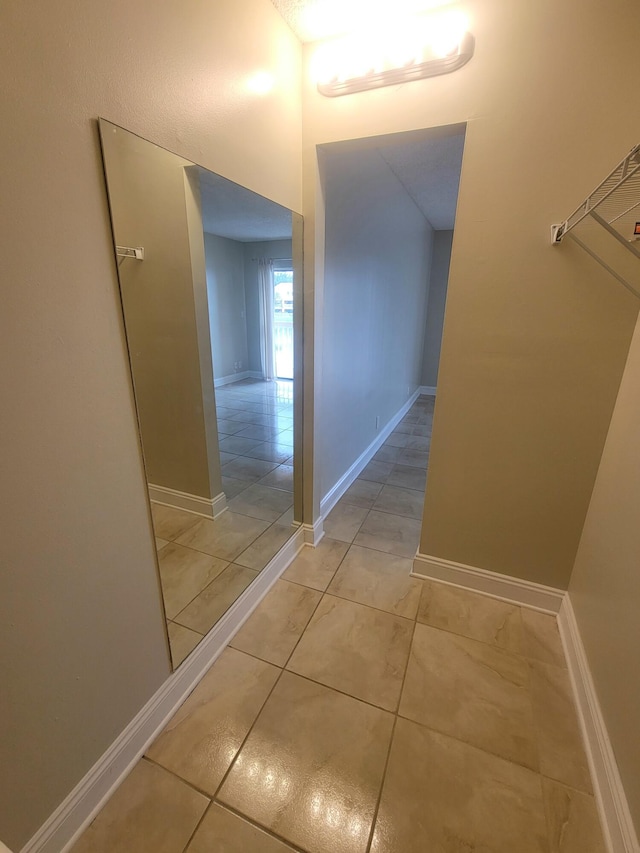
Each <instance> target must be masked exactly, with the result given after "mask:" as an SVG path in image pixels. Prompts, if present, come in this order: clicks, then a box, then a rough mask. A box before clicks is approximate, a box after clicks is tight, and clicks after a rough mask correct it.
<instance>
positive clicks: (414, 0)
mask: <svg viewBox="0 0 640 853" xmlns="http://www.w3.org/2000/svg"><path fill="white" fill-rule="evenodd" d="M450 2H451V0H394V2H389V0H272V3H273V5H274V6H275V7H276V9H277V10H278V12H280V14H281V15H282V17H283V18H284V19H285V21H286V22H287V24H289V26H290V27H291V29H292V30H293V32H294V33H295V34H296V35H297V37H298V38H299V39H300V41H301V42H303V43H305V44H306V43H308V42H314V41H320V40H321V39H327V38H333V37H335V36H340V35H344V34H345V33H349V32H352V31H353V30H356V29H360V28H361V27H362V24H363V22H366V24H367V25H370V24H372V23H374V22H375V21H376V20H377V21H380V20H381V19H388V18H389V17H390V16H393V17H394V18H395V17H397V16H402V15H405V14H412V13H418V12H426V11H428V10H429V9H435V8H441V7H442V6H447V5H449V3H450Z"/></svg>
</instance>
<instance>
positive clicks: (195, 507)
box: [148, 483, 227, 518]
mask: <svg viewBox="0 0 640 853" xmlns="http://www.w3.org/2000/svg"><path fill="white" fill-rule="evenodd" d="M148 488H149V499H150V500H152V501H154V502H155V503H157V504H163V505H164V506H170V507H173V508H174V509H182V510H185V511H186V512H192V513H194V515H202V516H204V518H218V516H219V515H222V513H223V512H224V511H225V509H226V508H227V497H226V495H225V493H224V492H220V494H219V495H216V496H215V498H202V497H200V496H199V495H190V494H189V493H188V492H178V491H176V489H168V488H167V487H166V486H154V485H153V484H152V483H149V484H148Z"/></svg>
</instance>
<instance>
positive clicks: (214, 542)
mask: <svg viewBox="0 0 640 853" xmlns="http://www.w3.org/2000/svg"><path fill="white" fill-rule="evenodd" d="M267 527H269V522H268V521H263V520H261V519H258V518H250V517H249V516H246V515H241V514H239V513H237V512H231V511H230V510H227V512H224V513H223V514H222V515H221V516H219V518H216V519H215V520H211V519H208V518H202V519H200V520H199V521H197V522H196V524H194V525H193V526H192V527H190V528H189V529H188V530H187V531H186V533H183V534H182V535H181V536H179V537H178V539H177V540H176V541H177V542H178V544H179V545H185V546H186V547H187V548H193V549H194V550H195V551H203V552H204V553H205V554H211V556H213V557H220V558H221V559H223V560H228V561H231V560H233V559H234V558H235V557H237V556H238V555H239V554H241V553H242V552H243V551H244V550H245V549H246V548H248V547H249V545H250V544H251V543H252V542H253V541H254V539H257V538H258V536H260V534H261V533H264V531H265V530H266V529H267Z"/></svg>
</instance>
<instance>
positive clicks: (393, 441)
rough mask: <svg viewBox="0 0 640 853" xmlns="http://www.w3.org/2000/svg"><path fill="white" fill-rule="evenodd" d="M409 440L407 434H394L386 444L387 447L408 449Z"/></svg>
mask: <svg viewBox="0 0 640 853" xmlns="http://www.w3.org/2000/svg"><path fill="white" fill-rule="evenodd" d="M408 439H409V436H408V435H407V433H406V432H392V433H391V434H390V436H389V438H388V439H387V440H386V441H385V443H384V444H385V445H386V446H387V447H406V446H407V441H408Z"/></svg>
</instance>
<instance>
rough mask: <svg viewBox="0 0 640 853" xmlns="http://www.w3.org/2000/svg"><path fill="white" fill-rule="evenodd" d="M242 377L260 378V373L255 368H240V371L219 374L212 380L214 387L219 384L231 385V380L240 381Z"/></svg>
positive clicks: (217, 386)
mask: <svg viewBox="0 0 640 853" xmlns="http://www.w3.org/2000/svg"><path fill="white" fill-rule="evenodd" d="M242 379H262V373H260V372H259V371H257V370H242V371H241V372H240V373H230V374H229V376H221V377H220V378H219V379H214V380H213V386H214V388H220V386H221V385H231V384H232V382H240V381H241V380H242Z"/></svg>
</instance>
